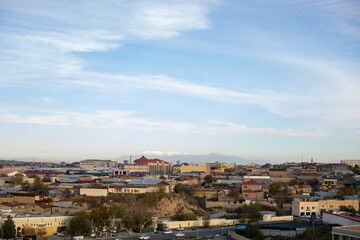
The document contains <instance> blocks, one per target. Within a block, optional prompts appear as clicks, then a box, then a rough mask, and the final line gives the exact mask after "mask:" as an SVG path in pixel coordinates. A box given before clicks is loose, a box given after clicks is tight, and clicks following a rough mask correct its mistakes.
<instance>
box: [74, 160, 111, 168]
mask: <svg viewBox="0 0 360 240" xmlns="http://www.w3.org/2000/svg"><path fill="white" fill-rule="evenodd" d="M117 165H118V162H116V161H111V160H97V159H87V160H82V161H80V167H82V168H98V167H117Z"/></svg>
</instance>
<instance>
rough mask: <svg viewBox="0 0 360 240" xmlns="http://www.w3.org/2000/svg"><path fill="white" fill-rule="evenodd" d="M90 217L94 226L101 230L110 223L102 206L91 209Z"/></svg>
mask: <svg viewBox="0 0 360 240" xmlns="http://www.w3.org/2000/svg"><path fill="white" fill-rule="evenodd" d="M91 218H92V219H93V222H94V225H95V227H98V228H99V229H101V230H102V229H103V228H104V227H108V226H109V225H110V219H109V214H108V212H107V209H106V208H105V207H104V206H101V207H98V208H95V209H94V210H92V212H91Z"/></svg>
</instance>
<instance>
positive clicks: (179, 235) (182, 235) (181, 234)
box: [175, 233, 185, 237]
mask: <svg viewBox="0 0 360 240" xmlns="http://www.w3.org/2000/svg"><path fill="white" fill-rule="evenodd" d="M175 237H185V234H183V233H176V234H175Z"/></svg>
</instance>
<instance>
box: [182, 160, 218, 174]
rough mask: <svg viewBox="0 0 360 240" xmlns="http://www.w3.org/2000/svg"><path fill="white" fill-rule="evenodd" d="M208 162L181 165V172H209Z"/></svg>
mask: <svg viewBox="0 0 360 240" xmlns="http://www.w3.org/2000/svg"><path fill="white" fill-rule="evenodd" d="M210 171H211V169H210V163H190V164H189V165H185V164H183V165H181V167H180V172H181V173H191V172H199V173H203V174H206V175H208V174H210Z"/></svg>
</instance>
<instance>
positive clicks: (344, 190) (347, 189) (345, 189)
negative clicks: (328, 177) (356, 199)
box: [336, 187, 355, 198]
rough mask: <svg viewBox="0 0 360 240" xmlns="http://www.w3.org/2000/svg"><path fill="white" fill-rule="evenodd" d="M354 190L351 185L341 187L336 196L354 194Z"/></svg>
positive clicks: (341, 196)
mask: <svg viewBox="0 0 360 240" xmlns="http://www.w3.org/2000/svg"><path fill="white" fill-rule="evenodd" d="M354 195H355V190H354V188H352V187H343V188H340V189H339V190H338V192H337V193H336V197H337V198H343V197H344V196H354Z"/></svg>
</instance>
